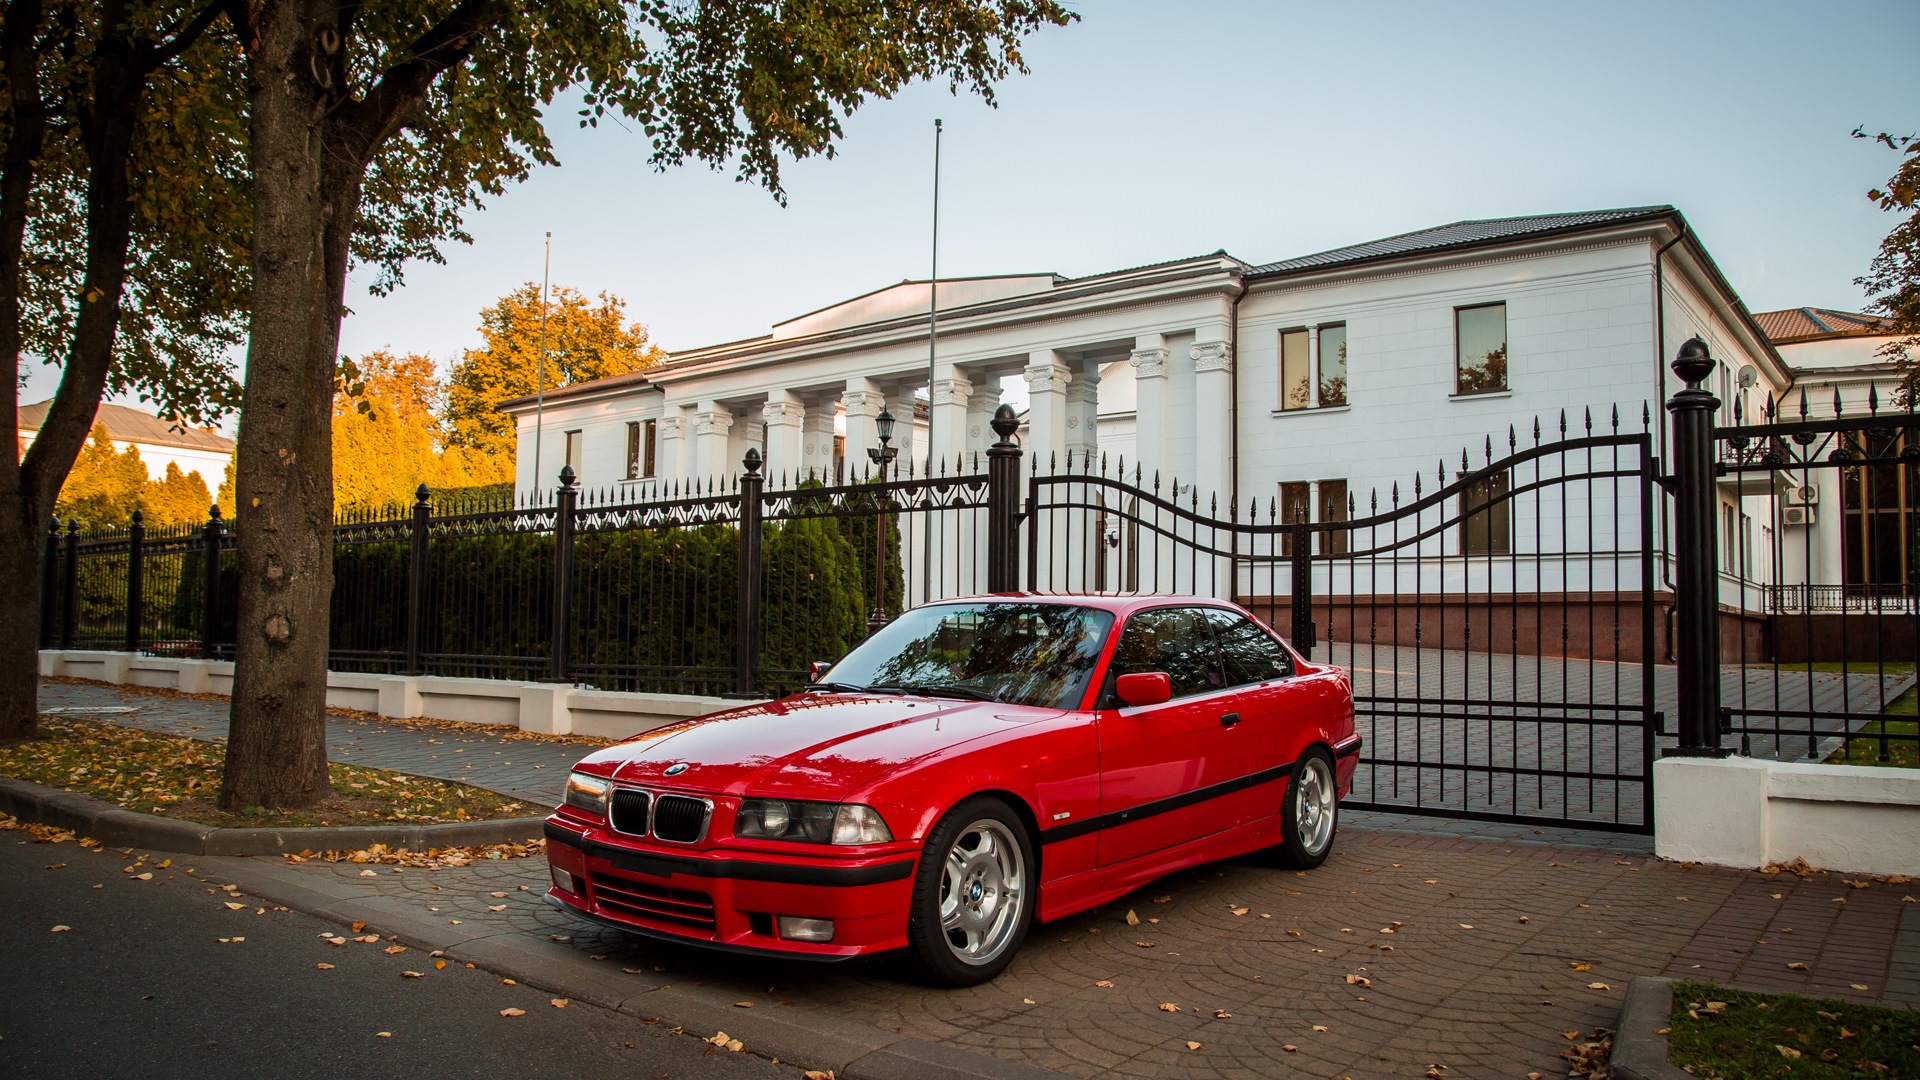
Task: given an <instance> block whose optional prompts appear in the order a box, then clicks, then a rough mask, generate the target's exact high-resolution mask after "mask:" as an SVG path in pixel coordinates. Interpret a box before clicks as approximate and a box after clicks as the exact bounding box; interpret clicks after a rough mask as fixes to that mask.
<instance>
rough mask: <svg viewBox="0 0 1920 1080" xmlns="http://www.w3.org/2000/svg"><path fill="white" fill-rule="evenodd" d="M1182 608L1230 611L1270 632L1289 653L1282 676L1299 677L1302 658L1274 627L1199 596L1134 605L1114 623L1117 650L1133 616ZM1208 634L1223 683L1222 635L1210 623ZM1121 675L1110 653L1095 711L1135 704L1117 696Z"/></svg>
mask: <svg viewBox="0 0 1920 1080" xmlns="http://www.w3.org/2000/svg"><path fill="white" fill-rule="evenodd" d="M1183 609H1191V610H1200V611H1224V612H1226V613H1227V614H1229V615H1232V616H1234V617H1235V618H1241V619H1246V620H1247V621H1248V622H1251V623H1252V624H1253V625H1254V627H1255V629H1257V630H1259V631H1260V632H1261V633H1263V634H1265V635H1267V637H1268V639H1269V640H1271V641H1272V642H1273V643H1274V644H1275V645H1278V646H1280V650H1281V651H1282V652H1284V653H1286V654H1287V668H1288V670H1289V671H1290V674H1288V675H1285V676H1282V678H1285V679H1295V678H1299V676H1300V662H1299V657H1297V656H1296V655H1295V654H1294V651H1293V649H1292V648H1291V647H1290V646H1288V645H1287V643H1286V642H1285V641H1284V640H1282V639H1281V637H1280V635H1278V634H1275V633H1274V632H1273V631H1272V630H1270V629H1268V628H1267V626H1266V625H1265V624H1264V623H1262V622H1261V621H1260V620H1259V619H1255V618H1252V617H1251V616H1249V615H1248V614H1247V613H1246V612H1244V611H1241V610H1240V609H1239V608H1237V607H1228V606H1227V605H1225V604H1217V603H1208V602H1206V601H1204V600H1198V599H1196V600H1195V601H1194V602H1192V603H1185V604H1183V603H1180V602H1178V601H1169V602H1168V603H1164V604H1155V605H1153V606H1152V607H1143V608H1135V609H1134V610H1132V611H1130V612H1128V613H1127V617H1126V618H1124V619H1122V620H1120V621H1119V622H1117V623H1115V624H1114V628H1113V630H1112V633H1113V648H1114V651H1115V652H1118V651H1119V648H1120V635H1122V634H1124V633H1126V632H1127V626H1128V625H1129V624H1131V623H1132V622H1133V619H1134V616H1136V615H1145V614H1148V613H1149V612H1154V611H1178V610H1183ZM1203 621H1205V620H1203ZM1207 636H1208V637H1210V638H1212V639H1213V663H1214V667H1215V668H1216V670H1218V671H1219V673H1220V681H1221V682H1222V683H1225V682H1226V681H1227V668H1226V663H1225V661H1224V659H1223V658H1222V657H1221V655H1220V636H1219V635H1218V634H1217V633H1215V632H1214V629H1213V624H1212V623H1211V622H1208V623H1207ZM1118 678H1119V676H1118V675H1117V674H1116V673H1115V672H1114V670H1113V656H1112V654H1111V653H1110V654H1108V656H1107V667H1106V670H1105V671H1103V672H1101V673H1100V681H1099V683H1098V684H1097V685H1098V686H1099V688H1100V689H1099V693H1098V694H1097V695H1095V697H1094V699H1093V710H1094V711H1095V712H1110V711H1112V710H1115V709H1130V708H1133V707H1134V706H1131V705H1123V704H1121V703H1120V698H1119V696H1118V693H1117V692H1116V691H1115V690H1114V683H1115V681H1116V680H1117V679H1118ZM1254 685H1257V684H1255V683H1235V684H1234V685H1232V686H1225V685H1222V686H1219V687H1217V688H1215V689H1212V690H1208V691H1206V693H1202V694H1188V695H1187V696H1186V697H1176V698H1170V699H1168V700H1167V701H1166V702H1165V704H1168V705H1171V704H1173V703H1174V702H1176V701H1192V700H1194V699H1195V698H1203V697H1206V696H1207V695H1208V694H1218V693H1223V692H1225V691H1227V690H1237V689H1239V688H1240V687H1242V686H1254ZM1147 707H1148V708H1156V709H1157V708H1159V707H1160V706H1158V705H1151V706H1147Z"/></svg>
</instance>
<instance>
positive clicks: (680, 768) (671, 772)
mask: <svg viewBox="0 0 1920 1080" xmlns="http://www.w3.org/2000/svg"><path fill="white" fill-rule="evenodd" d="M688 767H689V766H688V765H687V763H686V762H684V761H682V762H680V763H679V764H678V765H669V766H667V775H668V776H679V775H680V774H681V773H683V772H686V771H687V769H688Z"/></svg>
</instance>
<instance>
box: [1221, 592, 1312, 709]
mask: <svg viewBox="0 0 1920 1080" xmlns="http://www.w3.org/2000/svg"><path fill="white" fill-rule="evenodd" d="M1201 610H1203V611H1205V612H1207V622H1208V624H1209V625H1210V626H1211V628H1212V630H1213V651H1214V656H1215V657H1216V659H1217V661H1218V663H1219V665H1220V682H1221V684H1222V685H1221V689H1223V690H1235V689H1238V688H1240V687H1242V686H1257V685H1259V684H1261V683H1266V682H1280V681H1284V680H1286V679H1292V678H1296V677H1297V676H1299V674H1300V665H1299V664H1298V662H1296V661H1295V659H1294V655H1293V650H1291V649H1289V648H1287V644H1286V642H1284V641H1281V640H1280V639H1279V638H1278V637H1276V636H1274V635H1273V634H1272V633H1270V632H1268V630H1267V628H1266V627H1264V626H1261V625H1260V621H1259V620H1258V619H1252V618H1249V617H1247V616H1246V615H1243V614H1241V613H1240V612H1238V611H1229V610H1227V609H1226V608H1216V607H1210V608H1202V609H1201ZM1215 616H1218V621H1216V620H1215ZM1223 623H1224V626H1223V625H1222V624H1223ZM1240 623H1246V624H1247V625H1248V626H1251V627H1253V629H1254V631H1255V632H1256V633H1258V634H1259V635H1260V636H1261V637H1262V638H1264V639H1265V640H1266V641H1267V642H1268V643H1269V644H1271V645H1272V646H1273V647H1274V648H1275V649H1278V650H1279V652H1280V658H1281V660H1282V661H1284V664H1283V665H1282V666H1284V667H1285V668H1286V670H1285V671H1283V672H1282V673H1281V674H1279V675H1276V676H1274V677H1273V678H1271V679H1254V680H1253V681H1251V682H1234V681H1233V674H1232V672H1230V671H1228V670H1227V654H1226V649H1225V648H1224V647H1223V646H1222V645H1221V643H1220V637H1221V634H1222V633H1223V632H1224V631H1225V629H1226V628H1227V627H1234V626H1238V625H1239V624H1240Z"/></svg>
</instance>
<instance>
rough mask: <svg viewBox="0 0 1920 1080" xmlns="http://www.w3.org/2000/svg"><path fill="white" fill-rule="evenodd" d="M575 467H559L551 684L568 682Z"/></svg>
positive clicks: (577, 492) (577, 498) (576, 502)
mask: <svg viewBox="0 0 1920 1080" xmlns="http://www.w3.org/2000/svg"><path fill="white" fill-rule="evenodd" d="M573 481H574V475H573V466H571V465H562V466H560V490H559V491H558V492H556V493H555V494H554V507H553V627H552V636H553V644H552V650H553V651H552V653H551V655H552V658H553V669H552V670H551V671H549V672H548V673H547V678H548V681H549V682H566V681H567V662H568V660H570V659H571V657H569V656H568V655H567V652H568V645H569V643H570V641H569V639H570V638H571V636H572V631H573V626H572V623H573V512H574V507H576V506H577V505H579V502H580V489H579V488H577V487H575V486H574V484H573Z"/></svg>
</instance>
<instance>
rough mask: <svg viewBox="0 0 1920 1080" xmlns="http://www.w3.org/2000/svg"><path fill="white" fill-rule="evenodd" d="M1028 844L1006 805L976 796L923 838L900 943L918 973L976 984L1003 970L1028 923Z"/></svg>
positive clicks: (946, 982)
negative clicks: (905, 946)
mask: <svg viewBox="0 0 1920 1080" xmlns="http://www.w3.org/2000/svg"><path fill="white" fill-rule="evenodd" d="M1034 867H1035V862H1034V858H1033V843H1032V841H1031V840H1030V839H1029V838H1028V836H1027V829H1026V826H1025V825H1023V824H1022V823H1021V821H1020V818H1019V817H1018V816H1017V815H1016V814H1014V812H1013V810H1012V808H1010V807H1008V806H1007V804H1006V803H1004V802H1002V801H1000V800H999V799H996V798H994V797H992V796H989V795H976V796H974V797H973V798H970V799H967V800H965V801H963V802H961V803H960V805H958V806H956V807H954V808H953V809H952V810H950V811H948V812H947V815H946V816H945V817H943V818H941V819H940V823H939V824H938V825H936V826H934V829H933V832H932V833H931V834H929V835H928V837H927V842H926V845H925V847H924V848H923V849H922V850H921V854H920V869H919V871H918V873H917V874H916V875H915V876H914V881H913V907H912V910H911V912H910V913H909V915H908V917H907V942H908V945H909V948H910V949H911V951H912V953H913V957H914V960H915V962H916V965H917V966H918V968H919V970H920V974H921V975H922V976H923V977H925V978H926V979H927V980H928V981H929V982H933V983H935V984H938V985H941V986H977V985H979V984H980V983H983V982H986V981H987V980H989V979H991V978H993V977H994V976H996V975H998V974H1000V973H1001V972H1002V971H1004V970H1006V967H1007V965H1008V964H1010V963H1012V962H1013V954H1014V953H1016V952H1018V951H1019V949H1020V943H1021V942H1022V941H1024V940H1026V936H1027V928H1028V927H1029V926H1030V925H1031V924H1032V922H1033V907H1034V900H1035V892H1036V890H1037V888H1038V884H1039V883H1038V881H1037V880H1036V879H1035V874H1034Z"/></svg>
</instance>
